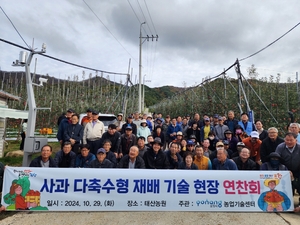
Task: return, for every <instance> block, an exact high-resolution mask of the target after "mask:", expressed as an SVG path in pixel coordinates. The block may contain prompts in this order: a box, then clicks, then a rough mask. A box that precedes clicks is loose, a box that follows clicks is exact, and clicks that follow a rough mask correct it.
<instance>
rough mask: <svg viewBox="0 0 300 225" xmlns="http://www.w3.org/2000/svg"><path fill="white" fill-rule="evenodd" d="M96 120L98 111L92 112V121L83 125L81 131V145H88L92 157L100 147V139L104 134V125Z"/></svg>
mask: <svg viewBox="0 0 300 225" xmlns="http://www.w3.org/2000/svg"><path fill="white" fill-rule="evenodd" d="M98 118H99V111H97V110H93V111H92V121H91V122H89V123H87V124H86V125H85V128H84V131H83V144H88V145H89V146H90V151H91V153H93V154H94V155H96V153H97V150H98V149H99V148H100V146H101V137H102V135H103V134H104V132H105V128H104V124H103V122H101V121H100V120H99V119H98Z"/></svg>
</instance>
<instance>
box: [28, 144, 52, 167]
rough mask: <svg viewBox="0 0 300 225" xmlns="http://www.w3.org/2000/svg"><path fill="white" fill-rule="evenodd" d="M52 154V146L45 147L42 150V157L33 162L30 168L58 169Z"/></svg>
mask: <svg viewBox="0 0 300 225" xmlns="http://www.w3.org/2000/svg"><path fill="white" fill-rule="evenodd" d="M51 154H52V147H51V146H50V145H44V146H43V147H42V150H41V155H40V156H39V157H37V158H35V159H34V160H32V161H31V163H30V165H29V167H57V165H56V163H55V161H54V159H53V158H52V157H51Z"/></svg>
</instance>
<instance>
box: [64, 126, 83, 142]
mask: <svg viewBox="0 0 300 225" xmlns="http://www.w3.org/2000/svg"><path fill="white" fill-rule="evenodd" d="M83 130H84V128H83V126H81V125H80V124H79V123H77V124H68V125H67V127H66V129H65V131H64V141H70V138H72V139H74V140H76V144H79V143H80V141H81V140H82V138H83Z"/></svg>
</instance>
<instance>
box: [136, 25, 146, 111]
mask: <svg viewBox="0 0 300 225" xmlns="http://www.w3.org/2000/svg"><path fill="white" fill-rule="evenodd" d="M145 23H146V22H143V23H141V25H140V57H139V109H138V111H139V113H141V112H142V25H143V24H145Z"/></svg>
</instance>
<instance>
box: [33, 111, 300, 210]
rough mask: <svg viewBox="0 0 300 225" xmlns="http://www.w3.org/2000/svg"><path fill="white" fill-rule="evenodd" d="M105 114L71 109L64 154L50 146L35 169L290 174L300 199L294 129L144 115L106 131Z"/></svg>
mask: <svg viewBox="0 0 300 225" xmlns="http://www.w3.org/2000/svg"><path fill="white" fill-rule="evenodd" d="M98 114H99V112H98V111H96V110H93V109H88V110H87V116H86V117H84V118H83V119H82V121H79V116H78V115H77V114H76V113H75V112H74V110H72V109H69V110H68V111H67V113H66V115H65V118H63V119H62V120H61V121H60V124H59V130H58V134H57V138H58V140H59V142H60V143H61V146H62V149H61V150H59V151H58V152H57V153H56V154H55V157H54V158H52V157H51V154H52V148H51V146H50V145H45V146H43V148H42V151H41V155H40V156H39V157H37V158H35V159H34V160H33V161H32V162H31V164H30V166H31V167H62V168H66V167H71V168H72V167H80V168H127V169H185V170H289V171H290V174H291V178H292V187H293V193H295V190H297V192H298V193H300V135H299V131H300V127H299V124H298V123H291V124H290V125H289V129H288V131H287V132H286V134H285V136H284V138H281V137H279V136H278V130H277V128H276V127H270V128H268V129H267V130H265V129H264V128H263V123H262V121H261V120H256V121H255V122H254V123H253V122H250V121H249V118H248V115H247V114H246V113H243V114H242V115H241V119H240V120H237V119H236V118H235V115H234V112H233V111H229V112H228V114H227V116H220V115H217V114H215V115H213V116H212V117H209V116H208V115H203V117H202V118H201V117H200V115H199V114H198V113H195V114H194V116H193V118H191V117H190V116H189V115H186V116H185V117H181V116H177V117H173V118H171V117H170V116H168V115H167V116H165V118H163V116H162V114H161V113H158V114H155V115H151V114H144V115H140V114H139V113H138V112H135V113H133V114H130V115H128V116H127V117H126V121H125V120H124V118H123V114H121V113H120V114H118V116H117V121H116V122H115V123H112V124H110V125H109V126H108V130H107V131H105V129H104V125H103V123H102V122H101V121H100V120H99V119H98V116H99V115H98ZM295 210H296V211H297V210H298V208H296V209H295ZM299 211H300V208H299Z"/></svg>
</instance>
